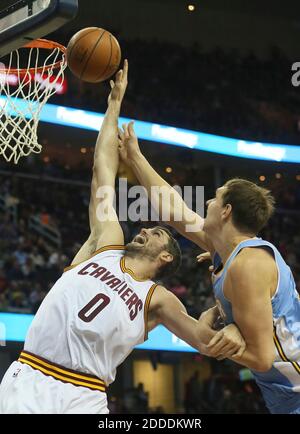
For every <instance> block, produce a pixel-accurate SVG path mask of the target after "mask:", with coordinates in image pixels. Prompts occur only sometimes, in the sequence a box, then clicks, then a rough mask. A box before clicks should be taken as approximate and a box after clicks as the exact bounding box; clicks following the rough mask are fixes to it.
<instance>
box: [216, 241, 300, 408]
mask: <svg viewBox="0 0 300 434" xmlns="http://www.w3.org/2000/svg"><path fill="white" fill-rule="evenodd" d="M246 247H267V248H269V249H270V250H272V252H273V255H274V259H275V261H276V265H277V269H278V284H277V288H276V291H275V294H274V296H273V297H272V311H273V324H274V345H275V348H276V358H275V362H274V364H273V367H272V369H270V370H269V371H268V372H263V373H262V372H256V371H253V375H254V377H255V380H256V382H257V384H258V385H259V387H260V389H261V391H262V394H263V396H264V399H265V401H266V404H267V407H268V408H269V410H270V412H271V413H290V412H292V411H294V410H296V409H300V296H299V294H298V292H297V290H296V285H295V281H294V278H293V275H292V272H291V269H290V267H289V266H288V265H287V264H286V262H285V261H284V259H283V258H282V256H281V254H280V253H279V251H278V250H277V249H276V247H275V246H273V244H271V243H269V242H268V241H264V240H262V239H261V238H251V239H248V240H246V241H242V242H241V243H240V244H238V245H237V246H236V248H235V249H234V251H233V252H232V253H231V255H230V257H229V258H228V260H227V261H226V263H225V265H224V268H223V270H222V271H221V273H220V274H214V273H213V276H212V280H213V287H214V294H215V298H216V303H217V305H218V307H219V309H220V313H221V316H222V317H223V320H224V322H225V323H226V324H229V323H232V322H234V320H233V315H232V306H231V303H230V302H229V300H228V299H226V298H225V296H224V292H223V286H224V281H225V279H226V274H227V270H228V268H229V267H230V264H231V263H232V261H233V260H234V258H235V257H236V256H237V255H238V253H239V252H240V251H241V250H242V249H244V248H246ZM213 263H214V270H216V269H217V268H218V267H220V265H221V258H220V256H219V255H218V253H216V254H215V255H214V258H213ZM237 283H238V282H237ZM262 333H263V330H262Z"/></svg>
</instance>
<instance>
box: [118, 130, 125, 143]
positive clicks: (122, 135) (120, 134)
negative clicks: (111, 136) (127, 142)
mask: <svg viewBox="0 0 300 434" xmlns="http://www.w3.org/2000/svg"><path fill="white" fill-rule="evenodd" d="M118 134H119V137H120V139H121V140H124V131H123V130H122V129H121V128H120V127H118Z"/></svg>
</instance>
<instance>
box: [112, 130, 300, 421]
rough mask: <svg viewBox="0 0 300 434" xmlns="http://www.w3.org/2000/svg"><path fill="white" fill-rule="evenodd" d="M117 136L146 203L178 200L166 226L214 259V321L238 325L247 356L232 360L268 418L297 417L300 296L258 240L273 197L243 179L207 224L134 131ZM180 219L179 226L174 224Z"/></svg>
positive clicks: (213, 202)
mask: <svg viewBox="0 0 300 434" xmlns="http://www.w3.org/2000/svg"><path fill="white" fill-rule="evenodd" d="M119 133H120V153H121V156H122V158H123V160H124V161H126V163H127V164H128V165H130V166H131V167H132V169H133V171H134V173H135V175H136V177H137V178H138V180H139V181H140V183H141V185H143V186H144V187H145V188H146V189H147V191H148V193H149V195H150V194H151V187H152V186H153V185H155V186H156V187H160V188H164V190H165V191H168V192H169V194H171V193H173V195H174V201H173V203H172V206H171V207H169V208H170V209H167V211H169V212H167V213H166V212H165V215H169V216H170V221H169V222H168V223H169V224H170V225H171V226H173V227H174V228H175V229H177V230H178V232H180V233H181V234H182V235H184V236H185V237H187V238H188V239H190V240H191V241H193V242H194V243H195V244H197V245H198V246H200V247H201V248H203V249H205V250H206V251H209V252H210V255H211V257H212V259H213V273H212V286H213V289H214V295H215V299H216V306H215V308H213V309H211V313H212V312H215V313H216V315H219V314H220V315H221V316H222V319H223V321H224V323H225V324H230V323H233V322H234V323H235V324H237V326H238V327H239V329H240V330H241V332H242V335H243V336H244V338H245V341H246V346H247V348H246V350H245V351H244V353H243V354H242V356H241V357H234V356H233V357H232V359H233V360H235V361H236V362H238V363H240V364H241V365H244V366H246V367H248V368H249V369H251V370H252V372H253V375H254V378H255V380H256V382H257V384H258V385H259V387H260V389H261V391H262V394H263V397H264V399H265V402H266V404H267V407H268V408H269V410H270V412H271V413H295V414H300V295H299V292H298V291H297V289H296V284H295V280H294V278H293V275H292V272H291V269H290V267H289V266H288V265H287V264H286V262H285V261H284V259H283V258H282V256H281V254H280V252H279V251H278V250H277V248H276V247H275V246H274V245H273V244H271V243H270V242H268V241H265V240H263V239H261V238H259V237H257V234H258V233H259V232H260V231H261V229H262V228H263V227H264V226H265V225H266V224H267V222H268V220H269V218H270V217H271V215H272V213H273V211H274V198H273V197H272V195H271V193H270V191H268V190H266V189H265V188H262V187H260V186H258V185H256V184H254V183H253V182H250V181H248V180H246V179H236V178H235V179H231V180H229V181H228V182H226V183H225V184H224V185H223V186H222V187H220V188H218V189H217V190H216V196H215V197H214V198H212V199H210V200H208V201H207V215H206V218H205V220H204V219H203V218H201V217H200V216H199V215H198V214H196V213H194V212H193V211H192V210H191V209H189V208H188V206H187V205H186V204H185V202H184V201H183V200H182V198H181V197H180V195H179V194H178V193H177V192H176V191H175V190H174V189H173V188H172V187H171V186H170V185H169V184H168V183H167V182H166V181H165V180H164V179H162V178H161V177H160V176H159V175H158V173H156V172H155V170H154V169H153V168H152V167H151V165H150V164H149V163H148V161H147V160H146V158H145V157H144V156H143V155H142V153H141V151H140V149H139V144H138V140H137V137H136V135H135V133H134V128H133V124H132V123H130V124H129V125H126V126H124V131H121V130H120V132H119ZM151 200H152V201H153V202H154V206H156V208H158V210H159V211H160V212H161V211H165V210H166V208H167V207H168V206H169V204H168V203H167V202H165V201H163V200H162V198H161V196H160V197H159V196H158V195H154V194H152V195H151ZM178 211H179V212H180V211H182V213H181V214H182V216H183V218H182V219H181V220H176V219H174V216H176V213H177V214H178ZM191 224H193V226H194V228H195V227H196V228H197V230H195V231H194V232H192V231H191V230H189V228H190V227H191ZM200 256H201V258H200V260H202V259H203V258H204V259H205V258H206V257H207V255H204V256H202V255H200ZM203 318H204V317H203ZM209 320H210V321H211V318H210V319H209ZM218 340H219V336H216V337H215V338H213V339H212V340H211V342H210V344H209V347H210V346H214V347H215V348H214V350H212V353H211V355H215V356H217V353H218V352H222V347H223V345H224V344H223V343H222V342H219V343H218V342H217V341H218ZM224 348H226V347H224ZM219 358H220V357H219Z"/></svg>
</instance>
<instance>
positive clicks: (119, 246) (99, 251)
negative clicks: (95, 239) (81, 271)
mask: <svg viewBox="0 0 300 434" xmlns="http://www.w3.org/2000/svg"><path fill="white" fill-rule="evenodd" d="M108 250H125V246H122V245H118V244H116V245H113V244H112V245H108V246H104V247H101V249H98V250H96V251H95V252H94V253H93V254H92V256H90V257H89V258H87V259H85V260H84V261H81V262H78V263H77V264H73V265H69V266H68V267H66V268H64V273H65V272H66V271H69V270H72V268H75V267H77V265H80V264H82V263H83V262H85V261H89V260H90V259H92V258H93V257H94V256H96V255H99V253H103V252H106V251H108Z"/></svg>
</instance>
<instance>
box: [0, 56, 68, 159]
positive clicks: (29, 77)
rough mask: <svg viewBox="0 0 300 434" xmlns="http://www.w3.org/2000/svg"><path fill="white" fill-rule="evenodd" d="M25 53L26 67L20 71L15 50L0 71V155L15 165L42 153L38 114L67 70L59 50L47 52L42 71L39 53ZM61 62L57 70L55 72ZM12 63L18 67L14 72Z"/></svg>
mask: <svg viewBox="0 0 300 434" xmlns="http://www.w3.org/2000/svg"><path fill="white" fill-rule="evenodd" d="M28 51H29V56H28V61H27V62H26V63H27V67H25V68H23V69H22V71H20V53H19V51H18V50H15V51H13V52H12V53H11V54H10V60H9V66H8V67H6V69H5V70H4V69H0V155H2V156H3V157H4V158H5V160H6V161H13V162H14V163H15V164H16V163H18V161H19V159H20V157H26V156H28V155H29V154H31V153H32V152H34V153H39V152H41V150H42V145H40V144H39V143H38V137H37V127H38V124H39V120H40V113H41V110H42V108H43V107H44V105H45V104H46V102H47V101H48V99H49V98H50V96H51V95H53V94H54V93H55V92H56V91H57V89H58V86H60V85H61V84H62V82H63V79H64V70H65V68H66V66H67V63H66V60H65V55H64V54H63V52H62V51H61V50H60V49H59V48H54V49H52V51H51V52H49V53H50V54H49V55H48V57H47V58H46V59H45V61H44V65H43V67H42V68H41V65H38V63H39V57H40V49H39V48H28ZM47 54H48V53H47ZM60 58H61V60H62V61H61V63H60V66H59V67H58V68H57V67H56V68H54V64H55V63H57V62H58V61H59V60H60ZM32 62H33V63H34V64H33V65H32ZM13 63H16V64H17V66H14V68H13V67H12V65H13ZM0 68H1V67H0ZM16 69H17V71H16ZM29 69H30V71H29ZM54 73H55V74H54ZM12 80H15V82H16V83H15V84H16V86H17V87H16V88H14V87H13V86H12V85H11V84H12Z"/></svg>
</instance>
